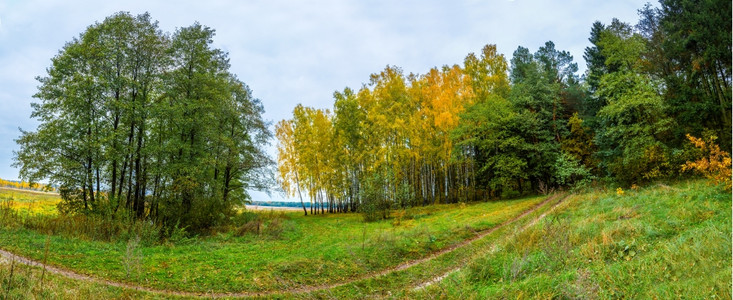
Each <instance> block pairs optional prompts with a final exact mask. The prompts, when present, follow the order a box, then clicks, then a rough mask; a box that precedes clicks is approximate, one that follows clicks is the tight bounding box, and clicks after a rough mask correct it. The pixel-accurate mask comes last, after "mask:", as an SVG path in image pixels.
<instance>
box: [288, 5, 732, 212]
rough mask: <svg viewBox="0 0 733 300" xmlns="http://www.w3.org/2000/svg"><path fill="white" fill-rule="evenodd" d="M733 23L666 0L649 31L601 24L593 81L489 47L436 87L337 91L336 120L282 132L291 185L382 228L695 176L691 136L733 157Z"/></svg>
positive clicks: (398, 75) (538, 58) (441, 74)
mask: <svg viewBox="0 0 733 300" xmlns="http://www.w3.org/2000/svg"><path fill="white" fill-rule="evenodd" d="M730 11H731V4H730V2H729V1H709V2H705V3H697V2H696V1H680V0H663V1H661V2H660V8H653V7H652V6H650V5H646V6H645V7H644V8H642V9H640V10H639V15H640V20H639V23H638V24H637V25H635V26H632V25H630V24H627V23H623V22H620V21H618V20H616V19H614V20H613V21H612V22H611V23H610V24H607V25H606V24H602V23H601V22H596V23H594V24H593V25H592V27H591V32H590V38H589V40H590V42H591V43H592V46H591V47H588V48H586V50H585V53H584V56H583V57H584V58H585V60H586V64H587V66H588V70H587V72H586V73H585V74H584V75H583V76H582V77H580V76H578V75H577V71H578V67H577V65H576V64H575V63H574V62H573V57H572V56H571V55H570V53H568V52H566V51H561V50H558V49H556V48H555V45H554V44H553V43H552V42H547V43H546V44H545V45H544V46H543V47H540V48H539V49H537V51H535V52H532V51H530V50H529V49H527V48H524V47H519V48H517V50H516V51H514V53H513V55H512V58H511V60H510V61H509V62H508V61H507V59H506V58H505V57H504V56H503V55H501V54H498V53H497V51H496V47H495V46H494V45H487V46H486V47H484V49H483V50H482V52H481V53H479V54H478V55H475V54H469V55H468V56H467V57H466V59H465V60H464V62H463V65H461V66H459V65H454V66H445V67H443V68H434V69H432V70H430V71H429V72H428V73H427V74H424V75H416V74H409V75H405V74H403V72H402V71H401V70H400V69H399V68H398V67H393V66H388V67H387V68H385V70H383V71H382V72H379V73H377V74H373V75H371V77H370V80H369V83H368V84H365V85H364V86H363V87H362V88H361V89H359V90H358V91H354V90H352V89H350V88H346V89H344V90H343V91H340V92H336V93H334V105H333V109H332V110H329V109H315V108H309V107H303V106H300V105H298V106H297V107H296V108H295V110H294V111H293V118H292V119H289V120H283V121H281V122H279V123H278V124H277V126H276V136H277V139H278V168H279V175H280V176H279V180H280V183H281V185H282V187H283V188H284V190H285V191H286V192H287V193H288V194H289V195H290V196H296V197H298V198H299V199H300V201H301V203H303V202H305V201H306V200H304V197H305V199H308V201H309V202H311V203H313V205H312V206H310V207H311V213H318V212H320V213H323V212H326V211H328V212H348V211H362V212H365V213H367V214H366V215H367V216H370V217H368V218H380V217H385V216H386V211H387V210H388V209H389V208H390V207H395V206H397V207H407V206H414V205H425V204H432V203H445V202H457V201H469V200H477V199H490V198H497V197H513V196H516V195H520V194H522V193H534V192H547V191H549V190H551V189H554V188H559V187H564V186H570V185H576V184H578V183H581V182H588V181H590V180H594V179H604V180H613V181H616V182H618V183H620V184H629V185H630V184H633V183H643V182H647V181H651V180H656V179H660V178H666V177H670V176H678V175H681V174H680V172H681V168H680V167H681V166H682V165H683V164H685V162H687V161H691V160H694V159H696V158H698V157H699V156H700V153H699V151H697V150H695V149H694V147H693V146H692V145H691V144H689V143H688V142H687V140H686V138H685V136H686V134H691V135H693V136H703V137H706V138H707V139H708V140H710V139H713V140H715V138H716V137H717V142H718V143H719V144H720V145H721V147H722V148H723V149H728V150H729V149H730V146H731V144H730V141H731V135H730V133H731V86H730V83H731V69H730V67H731V42H730V35H731V17H730ZM303 209H304V211H306V208H305V206H304V205H303ZM306 214H307V211H306Z"/></svg>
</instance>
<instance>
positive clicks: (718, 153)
mask: <svg viewBox="0 0 733 300" xmlns="http://www.w3.org/2000/svg"><path fill="white" fill-rule="evenodd" d="M687 139H689V140H690V143H692V145H694V146H695V147H696V148H698V149H700V150H701V151H702V153H703V157H702V158H700V159H698V160H696V161H692V162H691V161H688V162H687V163H685V164H684V165H682V171H687V170H695V171H697V172H699V173H700V174H702V175H703V176H705V177H706V178H709V179H712V180H713V181H715V183H716V184H724V185H725V188H726V189H727V190H730V189H731V159H730V153H728V152H725V151H723V150H720V147H718V145H717V144H715V139H716V137H715V136H711V137H710V138H708V140H707V141H705V140H703V139H701V138H696V137H694V136H691V135H689V134H688V135H687Z"/></svg>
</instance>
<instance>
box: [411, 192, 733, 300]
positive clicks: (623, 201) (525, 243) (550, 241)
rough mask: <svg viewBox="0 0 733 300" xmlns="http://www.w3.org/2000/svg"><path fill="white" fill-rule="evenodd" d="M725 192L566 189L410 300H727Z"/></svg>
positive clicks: (728, 203) (728, 218)
mask: <svg viewBox="0 0 733 300" xmlns="http://www.w3.org/2000/svg"><path fill="white" fill-rule="evenodd" d="M731 267H732V266H731V195H730V193H729V192H725V191H723V190H721V189H720V188H718V187H716V186H711V185H708V184H707V182H706V181H689V182H680V183H677V184H674V185H672V186H671V187H670V186H666V185H655V186H649V187H646V188H642V189H640V190H636V191H635V190H627V191H625V193H623V195H618V194H617V193H616V191H596V192H591V193H587V194H582V195H575V196H573V197H571V198H569V199H568V201H567V202H566V205H565V206H564V207H563V208H562V209H559V210H557V211H556V212H554V213H552V214H550V215H548V217H547V218H545V219H544V221H542V222H539V223H538V224H536V225H535V226H532V227H530V228H529V229H528V230H526V231H524V232H522V233H520V234H518V235H517V236H516V238H513V239H508V240H506V241H505V242H503V243H501V244H500V246H499V248H498V250H497V251H494V252H490V253H487V254H485V255H483V256H482V257H480V258H478V259H476V260H474V261H473V262H472V263H471V264H470V265H469V266H468V267H467V268H465V269H463V270H462V271H460V272H457V273H455V274H453V275H451V276H449V277H448V278H447V279H445V280H443V281H442V282H441V284H438V285H436V286H433V287H430V288H428V289H427V290H424V291H420V292H415V293H411V294H410V297H414V298H433V297H448V298H478V299H498V298H525V299H532V298H583V299H608V298H631V299H669V298H700V299H702V298H710V299H712V298H722V299H730V298H731V273H730V272H731Z"/></svg>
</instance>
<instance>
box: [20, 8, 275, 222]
mask: <svg viewBox="0 0 733 300" xmlns="http://www.w3.org/2000/svg"><path fill="white" fill-rule="evenodd" d="M213 36H214V31H213V30H212V29H210V28H208V27H205V26H201V25H199V24H194V25H193V26H190V27H185V28H181V29H179V30H178V31H177V32H176V33H175V34H174V35H173V36H172V37H171V38H170V39H169V38H168V35H166V34H163V33H162V32H161V31H160V30H159V29H158V25H157V22H154V21H152V20H151V18H150V15H148V14H143V15H138V16H134V17H133V16H131V15H130V14H129V13H117V14H115V15H113V16H111V17H108V18H106V19H105V20H104V22H102V23H96V24H94V25H92V26H90V27H89V28H88V29H87V30H86V31H85V32H84V33H82V34H81V35H80V36H79V38H77V39H74V40H72V41H71V42H69V43H68V44H67V45H66V46H65V47H64V48H63V49H62V51H60V53H59V54H58V55H57V56H56V57H54V58H53V60H52V66H51V68H49V69H48V74H47V76H46V77H42V78H39V81H40V82H41V85H40V86H39V91H38V93H37V94H36V95H35V98H37V99H38V100H39V102H38V103H33V104H32V106H33V109H34V111H33V114H32V117H35V118H38V119H39V121H40V122H41V124H40V125H39V127H38V129H37V130H36V131H35V132H31V131H22V136H21V137H20V138H19V139H18V140H17V141H18V143H19V145H20V150H19V151H17V152H16V153H15V165H16V166H18V167H20V168H21V177H23V178H27V179H29V180H31V181H36V180H42V179H48V180H49V181H50V182H51V183H52V184H58V185H59V186H60V191H61V194H62V198H63V200H64V205H65V207H66V208H68V210H69V211H79V212H85V213H101V214H107V213H115V212H117V211H118V209H120V208H123V210H125V211H130V212H131V214H133V215H135V216H136V217H137V218H149V219H152V220H155V221H158V222H160V223H163V224H165V225H169V226H174V225H176V224H179V225H181V226H190V228H191V229H197V228H204V227H208V226H211V225H215V224H217V223H219V222H222V221H223V220H224V219H225V218H224V217H226V216H227V215H230V214H231V213H233V210H232V207H233V206H234V205H237V204H242V203H243V202H245V201H247V199H248V196H247V192H246V189H264V188H266V187H268V186H269V185H270V184H271V183H270V180H271V179H270V177H269V176H268V174H269V166H270V165H271V164H272V161H271V160H270V159H269V158H268V157H267V155H265V153H264V150H263V148H264V146H265V145H266V144H267V140H268V139H269V137H270V133H269V131H268V130H267V124H266V122H264V121H263V120H262V117H261V115H262V113H263V112H264V109H263V107H262V104H261V103H260V101H259V100H257V99H255V98H253V97H252V92H251V90H249V88H248V87H247V86H246V85H245V84H244V83H242V82H241V81H239V80H237V79H236V77H235V76H234V75H233V74H231V73H229V72H228V68H229V63H228V60H227V58H226V56H227V55H226V53H224V52H222V51H221V50H218V49H213V48H211V43H212V38H213ZM39 155H43V156H42V157H44V159H38V157H40V156H39Z"/></svg>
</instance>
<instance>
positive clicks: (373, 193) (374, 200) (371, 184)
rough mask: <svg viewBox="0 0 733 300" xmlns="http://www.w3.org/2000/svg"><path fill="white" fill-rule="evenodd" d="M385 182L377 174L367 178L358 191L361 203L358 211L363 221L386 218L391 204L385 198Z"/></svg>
mask: <svg viewBox="0 0 733 300" xmlns="http://www.w3.org/2000/svg"><path fill="white" fill-rule="evenodd" d="M385 186H386V182H385V180H384V179H383V178H382V176H381V175H379V174H374V175H373V176H371V177H369V178H367V180H366V181H365V183H364V186H363V187H362V189H361V190H360V191H359V193H360V196H361V204H360V205H359V212H360V213H362V215H363V216H364V221H365V222H374V221H377V220H383V219H387V218H388V217H389V212H390V209H391V206H392V201H390V200H389V199H388V198H387V192H386V188H385Z"/></svg>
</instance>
